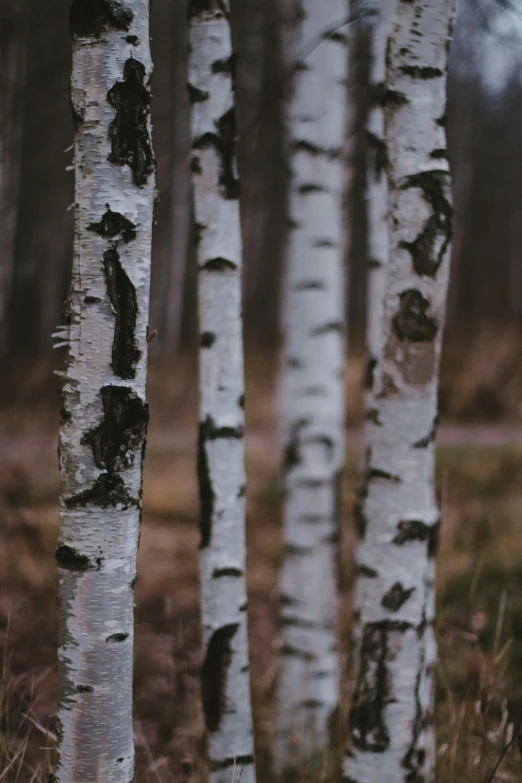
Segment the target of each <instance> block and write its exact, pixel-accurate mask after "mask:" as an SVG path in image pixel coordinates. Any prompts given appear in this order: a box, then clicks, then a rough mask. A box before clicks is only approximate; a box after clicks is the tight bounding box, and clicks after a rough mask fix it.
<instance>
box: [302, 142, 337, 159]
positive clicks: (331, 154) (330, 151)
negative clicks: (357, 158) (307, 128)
mask: <svg viewBox="0 0 522 783" xmlns="http://www.w3.org/2000/svg"><path fill="white" fill-rule="evenodd" d="M292 151H293V152H306V153H307V154H308V155H312V157H314V158H317V157H323V158H327V159H328V160H339V158H340V157H341V150H340V149H339V148H337V147H334V148H328V147H319V146H318V145H317V144H312V143H311V142H310V141H307V140H306V139H301V140H300V141H295V142H294V143H293V145H292Z"/></svg>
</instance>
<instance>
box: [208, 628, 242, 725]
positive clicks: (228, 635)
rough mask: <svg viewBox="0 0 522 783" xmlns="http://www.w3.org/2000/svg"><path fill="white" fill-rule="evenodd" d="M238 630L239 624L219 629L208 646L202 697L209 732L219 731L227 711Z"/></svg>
mask: <svg viewBox="0 0 522 783" xmlns="http://www.w3.org/2000/svg"><path fill="white" fill-rule="evenodd" d="M238 628H239V626H238V624H237V623H233V624H230V625H224V626H223V627H222V628H218V630H217V631H214V633H213V634H212V636H211V637H210V640H209V643H208V646H207V652H206V655H205V660H204V662H203V671H202V676H201V690H202V694H201V695H202V701H203V710H204V713H205V724H206V726H207V729H208V730H209V731H217V729H219V724H220V723H221V718H222V717H223V712H224V710H225V704H226V698H227V675H228V667H229V666H230V659H231V649H230V642H231V641H232V639H233V638H234V636H235V634H236V632H237V629H238Z"/></svg>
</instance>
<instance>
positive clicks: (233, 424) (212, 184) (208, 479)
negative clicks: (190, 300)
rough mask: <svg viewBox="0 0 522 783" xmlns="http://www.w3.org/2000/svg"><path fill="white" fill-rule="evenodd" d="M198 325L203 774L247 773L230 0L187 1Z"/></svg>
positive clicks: (219, 781) (224, 780)
mask: <svg viewBox="0 0 522 783" xmlns="http://www.w3.org/2000/svg"><path fill="white" fill-rule="evenodd" d="M189 17H190V52H191V53H190V59H189V96H190V99H191V103H192V159H191V170H192V174H193V184H194V200H195V218H196V224H197V231H198V237H199V244H198V292H199V323H200V429H199V444H198V478H199V491H200V502H201V512H200V513H201V522H200V525H201V609H202V622H203V648H204V663H203V673H202V696H203V708H204V713H205V722H206V727H207V730H208V741H209V767H210V771H209V780H210V783H230V781H231V780H232V779H235V780H238V779H239V778H240V779H241V781H242V783H254V781H255V766H254V738H253V727H252V714H251V706H250V677H249V659H248V638H247V594H246V575H245V559H246V558H245V486H246V485H245V469H244V442H243V437H244V379H243V340H242V319H241V231H240V221H239V181H238V175H237V167H236V119H235V108H234V92H233V76H234V74H233V69H234V59H233V55H232V45H231V36H230V20H229V8H228V4H226V6H225V3H224V2H222V1H221V0H219V2H216V3H215V4H214V3H212V2H209V1H207V0H197V1H195V2H192V3H190V4H189Z"/></svg>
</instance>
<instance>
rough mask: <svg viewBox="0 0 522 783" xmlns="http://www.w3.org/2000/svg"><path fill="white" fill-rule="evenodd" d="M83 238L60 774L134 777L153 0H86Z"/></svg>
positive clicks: (73, 340) (78, 262)
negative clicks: (135, 600)
mask: <svg viewBox="0 0 522 783" xmlns="http://www.w3.org/2000/svg"><path fill="white" fill-rule="evenodd" d="M70 25H71V33H72V37H73V72H72V90H71V96H72V109H73V116H74V121H75V126H76V136H75V146H74V153H75V174H76V193H75V237H74V262H73V279H72V290H71V297H70V325H69V329H68V334H67V331H66V333H65V334H64V335H63V336H64V337H65V338H68V344H69V351H70V359H69V367H68V371H67V376H66V381H65V385H64V391H63V408H62V423H61V431H60V471H61V492H60V528H59V540H58V549H57V552H56V559H57V561H58V573H59V597H60V646H59V673H60V697H59V708H58V726H59V729H58V736H59V742H58V764H57V769H56V779H57V781H59V783H78V781H90V782H91V783H92V782H93V781H100V783H102V781H103V783H106V781H108V780H110V781H111V783H118V782H119V781H121V783H128V782H129V781H130V780H132V777H133V773H134V747H133V735H132V663H133V587H134V582H135V577H136V550H137V546H138V533H139V525H140V517H141V483H142V466H143V454H144V449H145V437H146V429H147V420H148V408H147V403H146V402H145V376H146V358H147V318H148V306H149V276H150V259H151V231H152V209H153V198H154V169H155V164H154V158H153V153H152V148H151V135H150V134H151V129H150V119H149V108H150V90H149V81H150V76H151V70H152V63H151V59H150V50H149V14H148V2H147V0H126V2H125V3H123V2H117V1H116V0H111V1H110V2H109V0H107V1H105V0H102V1H101V2H98V3H96V4H95V5H94V4H92V3H91V2H90V0H74V2H73V4H72V8H71V15H70Z"/></svg>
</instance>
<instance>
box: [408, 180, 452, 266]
mask: <svg viewBox="0 0 522 783" xmlns="http://www.w3.org/2000/svg"><path fill="white" fill-rule="evenodd" d="M448 177H449V174H448V172H446V171H424V172H422V173H421V174H415V175H414V176H412V177H408V178H407V180H406V181H405V183H404V184H403V185H402V190H406V189H408V188H419V189H420V190H421V191H422V195H423V198H424V201H425V202H426V203H427V204H428V205H429V206H430V207H431V208H432V210H433V212H432V214H431V215H430V216H429V218H428V219H427V221H426V223H425V224H424V228H423V229H422V231H421V233H420V234H419V235H418V237H416V239H414V241H413V242H401V245H400V246H401V247H403V248H405V249H406V250H407V251H408V252H409V253H410V254H411V258H412V261H413V268H414V269H415V271H416V272H417V274H418V275H424V276H426V277H435V275H436V274H437V272H438V270H439V267H440V265H441V264H442V262H443V260H444V256H445V254H446V251H447V249H448V247H449V245H450V242H451V238H452V221H453V208H452V206H451V204H450V202H449V201H448V199H447V197H446V193H445V190H446V188H447V187H448Z"/></svg>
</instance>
